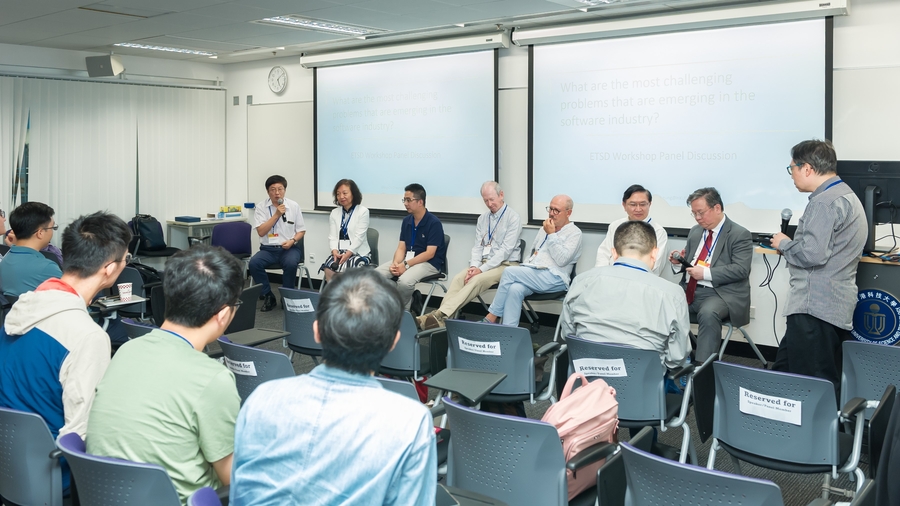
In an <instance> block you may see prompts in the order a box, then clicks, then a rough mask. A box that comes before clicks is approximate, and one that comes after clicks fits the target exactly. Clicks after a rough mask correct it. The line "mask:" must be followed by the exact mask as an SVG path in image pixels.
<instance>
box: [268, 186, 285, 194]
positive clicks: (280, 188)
mask: <svg viewBox="0 0 900 506" xmlns="http://www.w3.org/2000/svg"><path fill="white" fill-rule="evenodd" d="M283 191H284V186H271V187H269V189H268V192H269V193H276V192H277V193H281V192H283Z"/></svg>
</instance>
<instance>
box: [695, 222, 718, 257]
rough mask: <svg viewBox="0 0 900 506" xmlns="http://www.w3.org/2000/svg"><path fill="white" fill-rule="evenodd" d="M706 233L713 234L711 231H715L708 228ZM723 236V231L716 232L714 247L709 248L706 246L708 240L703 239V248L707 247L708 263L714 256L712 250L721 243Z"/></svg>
mask: <svg viewBox="0 0 900 506" xmlns="http://www.w3.org/2000/svg"><path fill="white" fill-rule="evenodd" d="M706 233H707V234H711V233H713V231H712V230H707V231H706ZM721 236H722V231H721V230H719V233H718V234H716V238H715V240H713V243H712V247H710V248H707V247H706V240H705V239H704V240H703V248H704V249H706V262H707V263H708V262H709V261H710V259H711V258H712V252H713V250H714V249H716V244H718V243H719V237H721ZM698 257H699V255H698Z"/></svg>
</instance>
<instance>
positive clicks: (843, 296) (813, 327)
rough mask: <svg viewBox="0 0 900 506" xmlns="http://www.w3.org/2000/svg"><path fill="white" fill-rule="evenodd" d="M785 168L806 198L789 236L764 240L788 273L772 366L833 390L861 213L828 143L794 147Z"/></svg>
mask: <svg viewBox="0 0 900 506" xmlns="http://www.w3.org/2000/svg"><path fill="white" fill-rule="evenodd" d="M787 170H788V173H790V175H791V179H793V180H794V186H796V187H797V189H798V190H800V191H801V192H804V193H807V192H812V195H810V196H809V203H808V204H807V205H806V210H805V211H804V212H803V217H802V218H800V223H799V224H798V225H797V232H796V233H795V234H794V238H793V239H791V238H790V237H788V236H786V235H785V234H781V233H779V234H775V236H774V237H773V238H772V246H773V247H774V248H775V249H777V250H778V251H780V252H781V254H782V255H784V259H785V260H786V261H787V264H788V269H789V270H790V273H791V286H790V291H789V292H788V301H787V306H786V308H785V311H784V314H785V316H787V329H786V330H785V333H784V337H783V338H782V339H781V343H780V345H779V346H778V355H777V356H776V359H775V366H774V369H775V370H776V371H785V372H791V373H795V374H803V375H806V376H815V377H818V378H823V379H827V380H829V381H831V382H832V383H834V389H835V392H836V393H839V390H840V380H841V343H842V342H843V341H845V340H847V339H850V337H851V336H850V329H851V328H852V327H853V310H854V309H855V308H856V294H857V288H856V267H857V265H858V264H859V257H860V255H861V254H862V252H863V246H864V245H865V242H866V237H867V231H866V219H865V213H864V211H863V207H862V204H861V203H860V202H859V199H858V198H857V197H856V195H855V194H854V193H853V190H852V189H851V188H850V187H849V186H847V184H846V183H844V182H843V181H841V178H839V177H838V175H837V172H836V170H837V155H836V154H835V152H834V146H832V145H831V142H829V141H818V140H810V141H803V142H801V143H800V144H797V145H796V146H794V147H793V148H791V164H790V165H788V167H787ZM838 398H840V396H838Z"/></svg>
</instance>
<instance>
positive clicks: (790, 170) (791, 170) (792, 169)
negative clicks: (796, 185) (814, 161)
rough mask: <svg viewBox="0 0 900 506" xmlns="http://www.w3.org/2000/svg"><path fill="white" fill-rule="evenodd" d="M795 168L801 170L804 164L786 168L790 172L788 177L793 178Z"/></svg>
mask: <svg viewBox="0 0 900 506" xmlns="http://www.w3.org/2000/svg"><path fill="white" fill-rule="evenodd" d="M794 167H797V168H798V169H799V168H800V167H803V164H800V165H788V166H787V167H785V168H786V169H787V171H788V176H793V175H794Z"/></svg>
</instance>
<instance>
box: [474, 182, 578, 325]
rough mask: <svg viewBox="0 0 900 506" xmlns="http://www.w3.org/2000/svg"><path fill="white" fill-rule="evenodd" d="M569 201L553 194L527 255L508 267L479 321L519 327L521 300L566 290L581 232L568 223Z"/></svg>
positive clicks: (570, 208)
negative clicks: (544, 217)
mask: <svg viewBox="0 0 900 506" xmlns="http://www.w3.org/2000/svg"><path fill="white" fill-rule="evenodd" d="M573 206H574V204H573V202H572V199H571V198H569V196H568V195H557V196H555V197H553V200H551V201H550V205H549V206H547V214H548V217H547V219H546V220H544V224H543V226H542V227H541V229H540V230H539V231H538V233H537V235H536V236H535V237H534V242H533V243H532V244H531V255H530V256H529V257H528V259H527V260H525V261H524V262H523V263H522V265H520V266H518V267H508V268H507V269H506V270H505V271H503V275H502V276H501V277H500V286H499V287H497V294H496V295H495V296H494V302H493V303H492V304H491V307H490V310H489V311H488V314H487V316H486V317H485V318H484V320H482V321H486V322H490V323H497V322H498V321H500V319H501V318H503V325H509V326H511V327H518V326H519V317H520V316H521V314H522V301H523V300H525V297H527V296H529V295H531V294H533V293H549V292H559V291H562V290H566V289H568V288H569V282H570V281H571V279H570V277H569V276H570V274H571V272H572V266H573V265H575V264H576V263H577V262H578V258H579V257H581V229H579V228H578V227H576V226H575V224H574V223H572V222H571V221H569V217H570V216H572V207H573Z"/></svg>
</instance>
